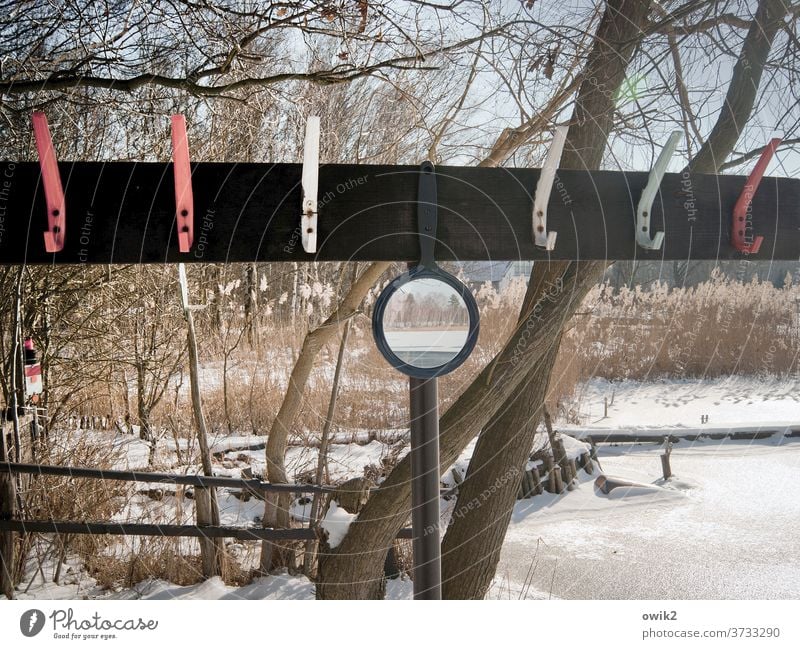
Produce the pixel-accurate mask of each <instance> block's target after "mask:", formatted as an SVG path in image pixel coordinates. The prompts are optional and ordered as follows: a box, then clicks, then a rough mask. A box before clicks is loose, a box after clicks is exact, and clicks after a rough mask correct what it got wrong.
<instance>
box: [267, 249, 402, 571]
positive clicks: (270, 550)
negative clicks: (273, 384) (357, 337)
mask: <svg viewBox="0 0 800 649" xmlns="http://www.w3.org/2000/svg"><path fill="white" fill-rule="evenodd" d="M390 265H391V264H390V263H389V262H375V263H372V264H370V265H369V266H368V267H367V268H366V270H365V271H364V272H363V273H361V275H360V276H359V277H358V279H356V280H355V281H354V282H353V283H352V284H351V285H350V289H349V290H348V291H347V294H346V295H345V296H344V298H343V299H342V301H341V302H340V303H339V306H338V308H337V309H336V311H335V312H334V313H333V314H331V316H330V317H329V318H328V319H327V320H326V321H325V322H324V323H322V324H321V325H320V326H319V327H317V328H316V329H314V330H313V331H310V332H309V333H308V334H306V337H305V340H304V341H303V347H302V349H301V350H300V354H299V355H298V357H297V361H296V362H295V364H294V367H293V368H292V374H291V376H290V377H289V385H288V386H287V388H286V395H285V396H284V398H283V403H281V407H280V410H279V411H278V414H277V416H276V417H275V421H274V422H273V423H272V427H271V428H270V431H269V438H268V439H267V449H266V455H267V477H268V479H269V481H270V482H274V483H286V482H288V481H289V478H288V476H287V474H286V466H285V464H284V459H285V457H286V446H287V444H288V441H289V433H290V432H291V429H292V426H293V425H294V422H295V420H296V419H297V416H298V415H299V414H300V410H301V409H302V407H303V394H304V392H305V389H306V384H307V383H308V377H309V376H310V375H311V370H312V369H313V368H314V361H315V359H316V357H317V354H319V352H320V350H321V349H322V348H323V347H324V346H325V345H327V344H328V343H329V342H330V341H331V340H333V339H334V337H335V336H336V334H337V333H338V332H339V330H340V328H341V327H342V325H343V324H344V323H345V322H346V321H347V320H349V319H350V318H352V317H354V316H355V315H356V313H357V312H358V308H359V306H360V305H361V302H362V301H363V299H364V296H365V295H366V294H367V291H369V289H370V288H372V287H373V286H374V285H375V283H376V282H377V281H378V279H380V276H381V275H383V273H385V272H386V271H387V270H388V269H389V266H390ZM289 497H290V495H289V494H277V495H274V494H273V495H271V496H270V497H268V498H267V501H266V504H265V507H264V526H265V527H283V528H285V527H289ZM277 548H278V546H277V545H276V544H274V543H271V542H270V541H264V542H263V543H262V545H261V571H262V572H264V573H266V572H268V571H269V570H271V569H272V567H273V565H274V564H275V563H276V561H275V559H277V557H276V556H274V555H275V554H276V550H277Z"/></svg>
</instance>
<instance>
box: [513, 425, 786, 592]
mask: <svg viewBox="0 0 800 649" xmlns="http://www.w3.org/2000/svg"><path fill="white" fill-rule="evenodd" d="M660 452H661V451H660V448H659V447H657V446H655V445H651V444H647V445H619V446H604V447H601V449H600V453H599V459H600V462H601V464H602V468H603V470H604V471H605V472H606V473H607V474H609V475H615V476H623V477H625V478H628V479H632V480H635V481H637V482H641V483H645V484H650V485H652V486H651V487H649V488H637V489H631V490H621V491H620V490H613V491H612V492H611V493H610V494H609V495H608V496H605V495H603V494H601V493H600V492H599V491H597V490H596V489H595V488H594V487H593V485H592V483H591V482H584V483H583V484H582V485H581V486H580V487H579V488H578V489H576V490H575V491H573V492H571V493H569V494H568V495H566V496H558V497H553V496H548V497H547V499H548V500H549V501H550V502H547V503H544V504H543V503H541V502H539V503H537V502H536V501H537V500H539V499H533V500H532V501H519V502H518V503H517V506H516V508H515V510H514V515H513V521H512V524H511V526H510V527H509V531H508V535H507V537H506V541H505V545H504V547H503V553H502V558H501V563H500V566H499V570H498V579H500V580H507V581H509V582H511V583H512V584H525V583H529V584H531V585H533V587H534V589H538V590H539V591H545V592H552V595H553V596H554V597H559V598H577V599H592V598H601V599H693V598H698V599H737V598H747V599H761V598H765V599H767V598H776V599H788V598H798V597H800V561H798V559H797V557H798V556H800V524H799V523H800V440H798V439H784V438H781V437H775V438H772V439H769V440H759V441H757V442H745V441H731V440H725V441H710V440H709V441H699V442H680V443H678V444H677V445H676V446H675V448H674V450H673V452H672V460H671V463H672V470H673V473H674V478H673V479H671V480H670V481H668V482H667V483H666V484H665V485H663V486H662V481H661V478H660V475H661V473H660V471H661V465H660V460H659V457H658V456H659V454H660Z"/></svg>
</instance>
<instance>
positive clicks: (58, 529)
mask: <svg viewBox="0 0 800 649" xmlns="http://www.w3.org/2000/svg"><path fill="white" fill-rule="evenodd" d="M0 530H4V531H10V532H28V533H34V532H38V533H42V534H47V533H51V534H119V535H123V536H165V537H177V536H183V537H205V538H234V539H239V540H242V541H260V540H267V541H308V540H314V539H316V538H317V535H316V534H315V533H314V530H312V529H309V528H307V527H301V528H294V529H286V530H281V529H271V528H261V527H251V528H242V527H217V526H209V525H153V524H151V523H76V522H73V521H27V520H17V519H11V520H0ZM397 538H399V539H410V538H411V530H410V529H408V528H403V529H401V530H400V531H399V532H398V534H397Z"/></svg>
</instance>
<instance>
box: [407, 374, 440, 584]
mask: <svg viewBox="0 0 800 649" xmlns="http://www.w3.org/2000/svg"><path fill="white" fill-rule="evenodd" d="M409 388H410V392H411V507H412V509H411V528H412V536H413V542H412V545H413V551H414V599H442V554H441V545H440V540H439V401H438V399H439V395H438V389H437V379H436V378H432V379H415V378H413V377H412V378H410V379H409Z"/></svg>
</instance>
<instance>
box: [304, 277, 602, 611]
mask: <svg viewBox="0 0 800 649" xmlns="http://www.w3.org/2000/svg"><path fill="white" fill-rule="evenodd" d="M604 265H605V264H604V263H603V262H584V263H580V264H578V263H574V264H570V265H569V267H568V269H567V270H566V272H565V273H564V274H563V276H562V277H563V279H562V283H561V284H559V285H558V287H556V288H557V290H553V291H552V299H548V300H544V301H542V302H541V303H539V304H537V305H536V307H535V308H534V309H532V310H531V312H530V313H529V314H527V317H526V318H525V319H524V324H523V325H522V326H520V327H518V328H517V330H516V331H515V332H514V333H513V334H512V336H511V337H510V338H509V340H508V342H507V343H506V344H505V346H504V347H503V350H502V351H501V352H500V353H499V354H498V355H497V356H496V357H495V358H494V360H493V361H492V362H491V363H489V365H488V366H487V367H485V368H484V369H483V371H482V372H481V373H480V374H479V375H478V376H477V377H476V378H475V380H474V381H473V382H472V383H471V384H470V385H469V386H468V387H467V388H466V390H465V391H464V392H463V393H462V394H461V396H459V398H458V399H457V400H456V401H455V402H454V403H453V405H452V406H451V407H450V408H448V410H447V412H445V413H444V415H442V416H441V417H440V420H439V430H440V467H441V469H442V470H446V469H447V468H448V467H449V466H450V465H452V464H453V462H455V460H456V458H457V457H458V455H459V453H461V451H462V450H463V449H464V447H465V446H466V445H467V444H468V443H469V442H470V441H471V440H472V439H473V438H474V437H475V435H477V434H478V433H479V432H480V430H481V429H482V428H483V427H484V426H486V425H487V424H488V423H489V421H491V419H492V416H493V414H494V412H495V411H496V410H497V409H498V408H499V407H500V406H501V405H502V404H503V403H504V402H505V401H506V400H507V399H508V398H509V397H510V396H511V395H512V394H514V392H515V391H516V390H517V388H518V386H519V385H520V383H521V382H522V380H523V378H524V377H525V376H526V375H527V373H528V368H530V367H532V366H534V365H536V364H537V363H538V362H539V361H540V360H541V359H542V357H543V356H544V355H545V354H546V350H547V347H548V345H549V344H550V343H552V341H553V340H554V339H556V338H557V336H558V335H559V332H560V331H561V323H562V319H563V317H564V314H566V313H572V311H573V310H574V309H575V308H576V307H577V304H579V303H580V301H581V300H582V299H583V297H584V295H585V294H586V292H587V291H588V290H589V289H590V288H591V287H592V286H593V285H594V282H595V279H596V277H597V274H598V272H599V271H601V270H602V268H603V267H604ZM410 478H411V461H410V458H409V456H408V455H406V456H405V457H404V458H403V459H402V460H401V461H400V462H398V464H397V466H395V468H394V469H393V470H392V472H391V473H390V474H389V476H388V478H387V479H386V480H385V481H384V482H383V483H382V484H381V486H380V488H379V489H378V490H377V491H376V492H374V493H373V494H372V495H371V496H370V499H369V501H368V502H367V504H366V506H365V507H364V509H363V510H362V511H361V513H360V514H359V516H358V518H357V519H356V520H355V521H353V523H352V524H351V525H350V528H349V530H348V533H347V536H346V537H345V538H344V540H343V541H342V543H341V544H339V546H337V547H336V548H335V550H333V551H331V552H329V553H326V554H320V561H319V575H318V580H317V589H316V593H317V598H318V599H375V598H377V597H379V596H380V593H381V583H382V579H383V565H384V560H385V557H386V554H387V552H388V551H389V548H390V547H391V545H392V542H393V541H394V537H395V535H396V534H397V531H398V530H399V529H400V528H401V527H402V526H403V524H404V523H405V522H406V520H407V519H408V517H409V514H410V510H411V487H410Z"/></svg>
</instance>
